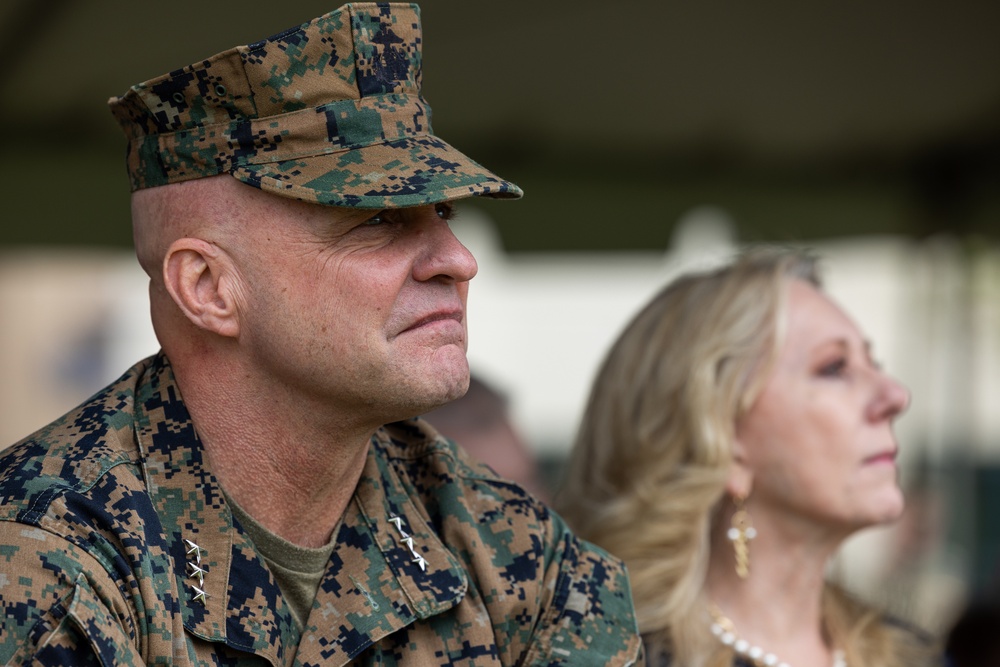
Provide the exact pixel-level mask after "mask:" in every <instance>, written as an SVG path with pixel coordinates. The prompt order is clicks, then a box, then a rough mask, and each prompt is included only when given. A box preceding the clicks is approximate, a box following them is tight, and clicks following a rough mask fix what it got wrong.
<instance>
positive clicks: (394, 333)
mask: <svg viewBox="0 0 1000 667" xmlns="http://www.w3.org/2000/svg"><path fill="white" fill-rule="evenodd" d="M245 189H246V190H251V192H250V193H248V194H247V195H246V196H247V197H249V199H250V200H251V202H250V205H249V206H245V207H240V208H241V209H242V210H243V211H244V216H245V218H246V220H245V223H246V224H242V225H241V232H240V233H239V234H238V235H235V236H233V237H232V238H233V242H232V247H231V248H225V249H226V250H227V251H229V252H230V254H231V255H233V256H234V258H235V260H236V263H237V265H238V271H239V273H240V280H239V283H240V287H239V294H240V298H239V303H240V334H239V344H240V346H241V347H242V348H243V349H244V350H245V354H247V355H251V358H250V359H249V360H248V361H249V363H248V368H250V369H252V372H253V373H255V374H257V375H258V376H259V377H258V378H257V379H258V380H259V381H263V382H264V383H265V384H263V385H262V390H263V391H269V392H275V393H276V395H277V394H279V393H282V392H283V393H285V394H286V395H287V396H285V398H286V399H291V401H293V402H297V401H298V400H300V399H301V400H302V402H303V404H309V403H313V404H316V405H317V407H319V408H322V409H330V410H336V411H339V412H341V414H351V415H355V416H356V418H358V419H360V420H362V421H368V422H370V423H371V424H373V425H379V424H382V423H385V422H388V421H393V420H398V419H404V418H408V417H412V416H414V415H416V414H419V413H421V412H424V411H426V410H428V409H430V408H433V407H436V406H438V405H440V404H442V403H445V402H447V401H450V400H453V399H455V398H457V397H459V396H461V395H462V394H463V393H464V392H465V390H466V388H467V386H468V381H469V367H468V362H467V360H466V349H467V327H466V320H465V313H466V296H467V294H468V288H469V283H468V281H469V280H470V279H471V278H472V277H473V276H474V275H475V274H476V271H477V266H476V261H475V259H474V258H473V257H472V255H471V254H470V253H469V251H468V250H467V249H466V248H465V247H464V246H462V244H461V243H459V241H458V240H457V239H456V238H455V236H454V234H452V232H451V229H450V228H449V226H448V219H449V218H450V217H451V215H452V210H451V205H450V204H447V203H444V204H436V205H427V206H420V207H413V208H405V209H389V210H385V211H373V210H352V209H343V208H332V207H324V206H317V205H313V204H304V203H301V202H297V201H293V200H285V199H282V198H279V197H275V196H273V195H268V194H264V193H261V192H259V191H256V190H253V189H252V188H245ZM241 222H243V221H241Z"/></svg>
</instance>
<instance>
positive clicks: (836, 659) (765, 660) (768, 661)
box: [708, 604, 847, 667]
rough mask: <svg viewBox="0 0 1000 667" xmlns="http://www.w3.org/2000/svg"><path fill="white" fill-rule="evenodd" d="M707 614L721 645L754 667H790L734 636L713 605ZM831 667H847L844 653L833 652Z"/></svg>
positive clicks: (723, 617) (734, 628) (727, 622)
mask: <svg viewBox="0 0 1000 667" xmlns="http://www.w3.org/2000/svg"><path fill="white" fill-rule="evenodd" d="M708 613H709V614H710V615H711V617H712V625H711V630H712V634H713V635H715V637H716V639H718V640H719V641H720V642H721V643H722V644H724V645H726V646H728V647H729V648H731V649H733V651H734V652H735V653H736V654H737V655H740V656H742V657H744V658H746V659H748V660H749V661H750V662H752V663H753V664H754V665H755V666H756V667H791V665H789V664H788V663H787V662H784V661H782V660H781V659H780V658H778V656H776V655H775V654H773V653H768V652H767V651H765V650H764V649H762V648H761V647H759V646H754V645H753V644H751V643H750V642H748V641H747V640H745V639H743V638H742V637H740V636H739V635H737V634H736V626H734V625H733V622H732V621H730V620H729V619H728V618H726V617H725V616H723V614H722V612H721V611H720V610H719V608H718V607H716V606H715V605H714V604H709V605H708ZM833 667H847V660H845V659H844V652H843V651H841V650H840V649H837V650H835V651H834V652H833Z"/></svg>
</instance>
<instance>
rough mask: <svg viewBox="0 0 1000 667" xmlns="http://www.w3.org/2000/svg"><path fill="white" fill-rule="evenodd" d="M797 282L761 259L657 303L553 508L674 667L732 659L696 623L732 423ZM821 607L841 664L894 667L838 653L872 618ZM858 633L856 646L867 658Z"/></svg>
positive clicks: (786, 256) (616, 353)
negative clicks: (620, 587)
mask: <svg viewBox="0 0 1000 667" xmlns="http://www.w3.org/2000/svg"><path fill="white" fill-rule="evenodd" d="M793 279H798V280H805V281H807V282H809V283H811V284H813V285H816V286H817V287H819V285H820V281H819V278H818V276H817V271H816V263H815V261H814V259H813V258H812V257H811V256H809V255H807V254H804V253H801V252H795V251H790V250H783V249H773V248H758V249H753V250H749V251H746V252H744V253H743V254H742V255H740V256H739V257H738V258H737V259H736V260H735V261H734V262H732V263H731V264H729V265H727V266H725V267H723V268H720V269H717V270H713V271H709V272H705V273H695V274H689V275H686V276H683V277H681V278H679V279H677V280H676V281H674V282H673V283H671V284H670V285H668V286H667V287H666V288H665V289H663V290H662V291H661V292H660V293H659V294H657V295H656V296H655V297H654V298H653V300H652V301H651V302H650V303H649V304H648V305H647V306H646V307H645V308H644V309H643V310H642V311H641V312H640V313H639V314H638V315H637V316H636V317H635V318H634V319H633V320H632V322H631V323H630V324H629V325H628V327H627V328H626V329H625V331H624V332H623V333H622V334H621V336H620V337H619V338H618V340H617V342H616V343H615V344H614V346H613V347H612V348H611V350H610V351H609V353H608V355H607V357H606V359H605V360H604V363H603V365H602V366H601V369H600V371H599V373H598V376H597V378H596V380H595V382H594V385H593V388H592V391H591V394H590V399H589V401H588V404H587V408H586V412H585V414H584V417H583V421H582V423H581V426H580V430H579V433H578V436H577V441H576V444H575V447H574V448H573V452H572V454H571V456H570V460H569V465H568V468H567V473H566V478H565V480H564V483H563V488H562V489H561V490H560V493H559V494H558V496H557V498H556V509H557V510H558V511H559V512H560V513H561V514H562V515H563V516H564V517H565V518H566V520H567V521H568V523H569V524H570V525H571V526H573V527H574V529H575V530H576V531H577V533H578V534H579V535H580V536H581V537H583V538H585V539H587V540H590V541H592V542H594V543H596V544H599V545H601V546H602V547H604V548H605V549H607V550H608V551H609V552H611V553H613V554H615V555H617V556H618V557H620V558H622V559H623V560H624V561H625V563H626V565H627V566H628V569H629V575H630V579H631V582H632V593H633V599H634V601H635V606H636V613H637V616H638V620H639V629H640V632H641V633H642V634H643V638H644V640H645V641H646V643H647V645H650V646H652V647H657V646H659V647H663V648H666V649H667V650H669V652H670V653H671V654H672V655H673V657H674V661H675V663H674V664H678V665H692V666H693V665H707V664H716V663H717V661H720V662H718V664H729V663H724V662H721V661H723V660H725V659H727V657H728V659H729V660H731V654H728V656H726V655H724V654H725V653H726V652H725V651H721V652H720V649H719V646H720V645H719V644H718V642H717V641H716V640H715V638H714V637H712V635H711V634H710V633H709V632H708V623H707V621H706V620H705V618H704V616H703V613H702V611H701V609H702V605H703V604H704V602H703V600H702V590H703V587H704V584H705V577H706V572H707V567H708V560H709V549H710V534H711V530H712V525H713V521H714V520H715V519H716V516H717V515H718V514H719V510H720V507H721V506H722V504H723V503H722V501H723V500H724V497H725V484H726V478H727V475H728V472H729V467H730V463H731V457H732V445H733V441H734V438H735V424H736V422H737V420H738V419H739V417H740V416H741V415H742V414H743V413H744V412H745V411H746V410H747V409H748V408H749V407H750V406H751V405H752V404H753V401H754V399H755V398H756V396H757V394H758V393H759V391H760V387H761V385H762V383H763V382H764V380H765V379H766V377H767V376H768V370H769V369H770V367H771V365H772V364H773V362H774V360H775V358H776V355H777V351H778V349H779V347H780V345H781V342H782V340H783V337H784V331H783V324H784V321H785V319H786V318H785V317H784V312H785V293H786V289H785V287H786V285H787V283H788V281H789V280H793ZM825 597H826V599H827V600H828V601H831V600H832V602H831V603H830V604H832V605H833V606H832V607H830V608H829V609H828V612H829V622H828V631H835V632H836V633H837V637H836V639H837V641H838V646H841V647H842V648H845V650H847V652H848V659H849V660H848V661H849V664H852V665H854V664H864V665H869V664H886V665H888V664H893V663H888V662H865V661H864V659H863V658H862V656H861V655H860V654H859V652H858V650H852V649H851V648H850V647H847V646H843V644H842V643H841V642H843V641H847V638H848V637H852V636H854V635H855V634H856V633H855V632H854V629H856V628H858V627H861V626H864V627H866V628H870V627H871V625H872V624H871V619H867V616H866V614H867V612H863V611H862V610H861V609H860V608H859V607H857V606H856V605H852V604H849V602H850V600H849V598H848V597H847V596H844V595H843V594H841V593H840V592H839V591H833V590H832V589H831V591H830V592H829V594H828V595H826V596H825ZM827 606H828V607H829V604H828V605H827ZM866 619H867V620H866ZM831 623H832V627H831V626H830V624H831ZM875 625H878V624H875ZM865 635H866V637H865V638H863V640H862V638H858V639H857V641H852V643H854V644H857V645H858V646H860V645H865V646H867V645H868V644H869V641H868V637H869V636H870V635H871V632H869V631H866V632H865ZM876 643H878V642H876ZM876 652H877V653H879V652H882V651H881V649H880V650H879V651H876ZM863 653H864V654H866V655H870V654H871V653H870V651H868V650H865V651H864V652H863ZM711 654H715V656H714V657H712V658H711V659H709V658H708V657H707V656H709V655H711ZM851 657H854V658H855V659H861V662H860V663H858V662H851V661H850V658H851Z"/></svg>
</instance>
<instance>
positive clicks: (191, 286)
mask: <svg viewBox="0 0 1000 667" xmlns="http://www.w3.org/2000/svg"><path fill="white" fill-rule="evenodd" d="M235 279H236V275H235V271H234V268H233V264H232V260H231V259H230V257H229V256H228V255H227V254H226V253H225V251H223V250H220V249H219V248H218V246H215V245H213V244H211V243H208V242H207V241H203V240H202V239H196V238H181V239H177V240H176V241H174V242H173V243H171V244H170V247H169V248H168V249H167V253H166V256H165V257H164V259H163V282H164V284H165V286H166V288H167V291H168V292H169V293H170V297H171V298H172V299H173V300H174V303H176V304H177V307H178V308H180V310H181V312H182V313H184V315H185V316H186V317H187V318H188V319H189V320H190V321H191V322H192V323H193V324H194V325H195V326H197V327H199V328H201V329H205V330H206V331H211V332H213V333H216V334H218V335H220V336H226V337H231V338H235V337H236V336H237V335H238V334H239V318H238V317H237V315H238V311H239V309H238V304H237V301H236V293H235V291H234V290H233V281H234V280H235Z"/></svg>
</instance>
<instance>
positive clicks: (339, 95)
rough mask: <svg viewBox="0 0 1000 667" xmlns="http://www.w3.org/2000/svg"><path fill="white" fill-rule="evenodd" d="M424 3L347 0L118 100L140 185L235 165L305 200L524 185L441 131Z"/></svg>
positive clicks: (341, 201)
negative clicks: (427, 94)
mask: <svg viewBox="0 0 1000 667" xmlns="http://www.w3.org/2000/svg"><path fill="white" fill-rule="evenodd" d="M421 48H422V39H421V29H420V10H419V8H418V7H417V6H416V5H411V4H388V3H377V4H376V3H361V4H348V5H344V6H343V7H341V8H340V9H337V10H335V11H333V12H331V13H329V14H326V15H324V16H321V17H320V18H318V19H315V20H313V21H310V22H309V23H305V24H303V25H301V26H299V27H297V28H292V29H290V30H286V31H285V32H283V33H280V34H278V35H275V36H273V37H270V38H268V39H265V40H263V41H260V42H257V43H256V44H250V45H248V46H238V47H236V48H233V49H230V50H228V51H224V52H223V53H219V54H217V55H215V56H212V57H211V58H209V59H207V60H203V61H201V62H198V63H195V64H193V65H190V66H188V67H185V68H183V69H179V70H176V71H173V72H170V73H169V74H166V75H164V76H161V77H158V78H155V79H152V80H150V81H146V82H145V83H140V84H138V85H136V86H133V87H132V88H131V89H130V90H129V91H128V92H126V93H125V95H123V96H121V97H117V98H112V99H111V100H110V101H109V104H110V106H111V110H112V112H113V113H114V115H115V118H116V119H117V120H118V122H119V124H120V125H121V127H122V129H123V130H124V131H125V134H126V136H127V137H128V157H127V163H128V172H129V177H130V179H131V184H132V190H133V191H135V190H139V189H141V188H148V187H153V186H157V185H165V184H167V183H178V182H181V181H187V180H191V179H195V178H203V177H206V176H215V175H217V174H227V173H228V174H232V175H233V176H235V177H236V178H238V179H239V180H241V181H243V182H244V183H248V184H250V185H253V186H255V187H258V188H261V189H263V190H267V191H269V192H273V193H275V194H279V195H282V196H285V197H292V198H294V199H300V200H303V201H308V202H314V203H319V204H326V205H333V206H351V207H359V208H378V209H381V208H394V207H400V206H419V205H423V204H430V203H434V202H439V201H445V200H450V199H458V198H461V197H468V196H470V195H487V196H492V197H519V196H521V190H520V188H518V187H517V186H516V185H514V184H513V183H510V182H508V181H505V180H503V179H501V178H500V177H499V176H496V175H495V174H493V173H491V172H489V171H487V170H486V169H484V168H483V167H482V166H480V165H479V164H477V163H476V162H474V161H472V160H471V159H469V158H468V157H466V156H465V155H463V154H462V153H460V152H459V151H458V150H456V149H455V148H453V147H452V146H450V145H448V144H447V143H445V142H444V141H442V140H441V139H439V138H438V137H436V136H434V134H433V133H432V130H431V110H430V107H429V106H428V105H427V103H426V101H425V100H424V99H423V97H422V95H421V91H420V83H421Z"/></svg>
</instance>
